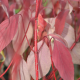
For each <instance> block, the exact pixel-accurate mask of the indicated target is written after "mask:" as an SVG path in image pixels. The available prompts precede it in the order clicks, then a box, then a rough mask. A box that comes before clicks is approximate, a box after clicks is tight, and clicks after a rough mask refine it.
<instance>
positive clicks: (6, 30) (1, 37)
mask: <svg viewBox="0 0 80 80" xmlns="http://www.w3.org/2000/svg"><path fill="white" fill-rule="evenodd" d="M17 24H18V15H14V16H12V17H10V23H9V21H8V19H6V20H5V21H3V22H2V23H1V24H0V51H2V50H3V49H4V48H5V47H6V46H7V45H8V44H9V43H10V41H11V40H12V39H13V37H14V35H15V33H16V30H17Z"/></svg>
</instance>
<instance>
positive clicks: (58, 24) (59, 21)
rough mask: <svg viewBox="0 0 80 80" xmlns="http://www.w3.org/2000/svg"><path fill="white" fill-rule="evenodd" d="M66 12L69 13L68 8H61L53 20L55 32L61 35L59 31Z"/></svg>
mask: <svg viewBox="0 0 80 80" xmlns="http://www.w3.org/2000/svg"><path fill="white" fill-rule="evenodd" d="M68 13H69V10H63V11H61V12H60V13H59V14H58V16H57V18H56V21H55V32H56V33H57V34H60V35H61V33H62V32H63V29H64V26H65V20H66V17H67V15H68Z"/></svg>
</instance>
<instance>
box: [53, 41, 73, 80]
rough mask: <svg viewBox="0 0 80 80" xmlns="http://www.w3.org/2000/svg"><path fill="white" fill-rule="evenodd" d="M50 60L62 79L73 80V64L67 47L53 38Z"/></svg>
mask: <svg viewBox="0 0 80 80" xmlns="http://www.w3.org/2000/svg"><path fill="white" fill-rule="evenodd" d="M52 60H53V62H54V65H55V67H56V68H57V70H58V71H59V74H60V76H61V77H62V78H63V79H64V80H74V66H73V63H72V58H71V55H70V52H69V50H68V49H67V47H65V46H64V44H62V43H61V42H59V41H57V40H54V49H53V54H52Z"/></svg>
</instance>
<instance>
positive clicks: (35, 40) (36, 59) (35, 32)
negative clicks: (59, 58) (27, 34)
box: [34, 0, 41, 80]
mask: <svg viewBox="0 0 80 80" xmlns="http://www.w3.org/2000/svg"><path fill="white" fill-rule="evenodd" d="M39 2H41V0H36V14H35V29H34V30H35V31H34V44H35V48H34V49H35V70H36V80H38V55H37V17H38V12H39V7H40V5H39Z"/></svg>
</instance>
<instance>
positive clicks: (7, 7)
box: [0, 0, 9, 17]
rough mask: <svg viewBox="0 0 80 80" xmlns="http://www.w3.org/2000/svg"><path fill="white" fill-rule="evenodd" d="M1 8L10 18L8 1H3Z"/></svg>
mask: <svg viewBox="0 0 80 80" xmlns="http://www.w3.org/2000/svg"><path fill="white" fill-rule="evenodd" d="M0 2H1V6H2V8H3V9H4V11H5V12H6V14H7V16H8V17H9V4H8V0H1V1H0Z"/></svg>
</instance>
